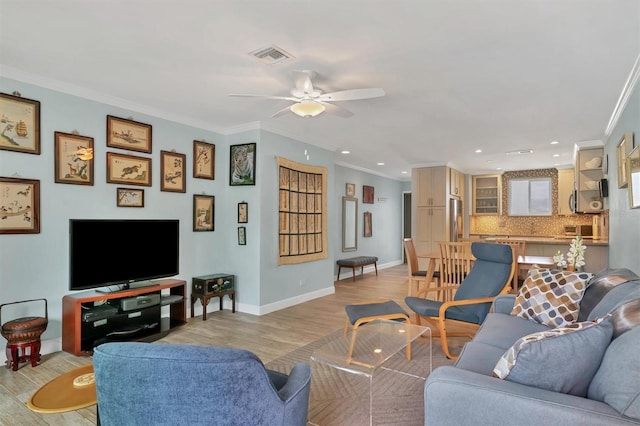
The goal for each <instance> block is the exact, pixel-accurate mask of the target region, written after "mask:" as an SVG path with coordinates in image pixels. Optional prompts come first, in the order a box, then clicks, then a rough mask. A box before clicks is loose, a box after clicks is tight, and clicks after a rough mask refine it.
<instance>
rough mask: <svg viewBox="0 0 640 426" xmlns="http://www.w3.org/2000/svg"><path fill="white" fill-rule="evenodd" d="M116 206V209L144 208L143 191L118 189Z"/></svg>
mask: <svg viewBox="0 0 640 426" xmlns="http://www.w3.org/2000/svg"><path fill="white" fill-rule="evenodd" d="M116 205H117V206H118V207H144V189H134V188H118V189H117V191H116Z"/></svg>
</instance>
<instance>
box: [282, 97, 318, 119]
mask: <svg viewBox="0 0 640 426" xmlns="http://www.w3.org/2000/svg"><path fill="white" fill-rule="evenodd" d="M289 109H290V110H291V112H292V113H294V114H296V115H299V116H300V117H315V116H316V115H319V114H322V112H324V110H325V109H327V108H326V107H325V106H324V105H322V104H321V103H320V102H316V101H313V100H311V99H305V100H302V101H300V102H298V103H296V104H293V105H291V106H290V107H289Z"/></svg>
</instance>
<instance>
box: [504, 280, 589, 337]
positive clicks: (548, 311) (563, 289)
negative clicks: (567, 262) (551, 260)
mask: <svg viewBox="0 0 640 426" xmlns="http://www.w3.org/2000/svg"><path fill="white" fill-rule="evenodd" d="M592 275H593V274H591V273H588V272H569V271H559V270H555V269H532V270H531V271H530V272H529V275H528V276H527V279H526V280H525V281H524V284H523V285H522V287H521V288H520V290H519V292H518V295H517V296H516V301H515V305H514V307H513V309H512V311H511V315H516V316H519V317H522V318H525V319H529V320H531V321H535V322H538V323H540V324H545V325H548V326H549V327H562V326H565V325H568V324H571V323H574V322H576V320H577V319H578V312H579V311H580V301H581V300H582V296H583V295H584V291H585V290H586V288H587V281H589V279H590V278H591V277H592Z"/></svg>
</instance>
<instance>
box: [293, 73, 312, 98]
mask: <svg viewBox="0 0 640 426" xmlns="http://www.w3.org/2000/svg"><path fill="white" fill-rule="evenodd" d="M293 76H294V81H295V83H296V90H297V91H299V92H301V93H309V94H311V93H313V90H314V89H313V83H312V82H311V79H312V78H314V77H315V76H316V73H315V72H313V71H308V70H303V71H293Z"/></svg>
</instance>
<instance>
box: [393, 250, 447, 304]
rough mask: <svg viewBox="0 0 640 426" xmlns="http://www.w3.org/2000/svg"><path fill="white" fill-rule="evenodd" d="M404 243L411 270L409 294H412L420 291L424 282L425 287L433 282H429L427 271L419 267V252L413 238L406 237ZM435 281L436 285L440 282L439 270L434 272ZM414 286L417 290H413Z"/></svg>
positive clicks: (409, 270) (408, 266) (409, 269)
mask: <svg viewBox="0 0 640 426" xmlns="http://www.w3.org/2000/svg"><path fill="white" fill-rule="evenodd" d="M402 243H403V245H404V253H405V255H406V256H407V269H408V272H409V289H408V295H409V296H411V295H413V294H418V292H420V284H423V286H424V287H425V288H428V287H429V285H430V284H431V283H428V282H427V271H423V270H420V269H418V268H419V266H418V254H417V253H416V248H415V246H414V245H413V240H412V239H411V238H404V239H403V240H402ZM433 281H435V283H436V285H438V284H439V282H440V272H439V271H435V272H434V273H433ZM414 286H415V290H414V291H412V288H413V287H414Z"/></svg>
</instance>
